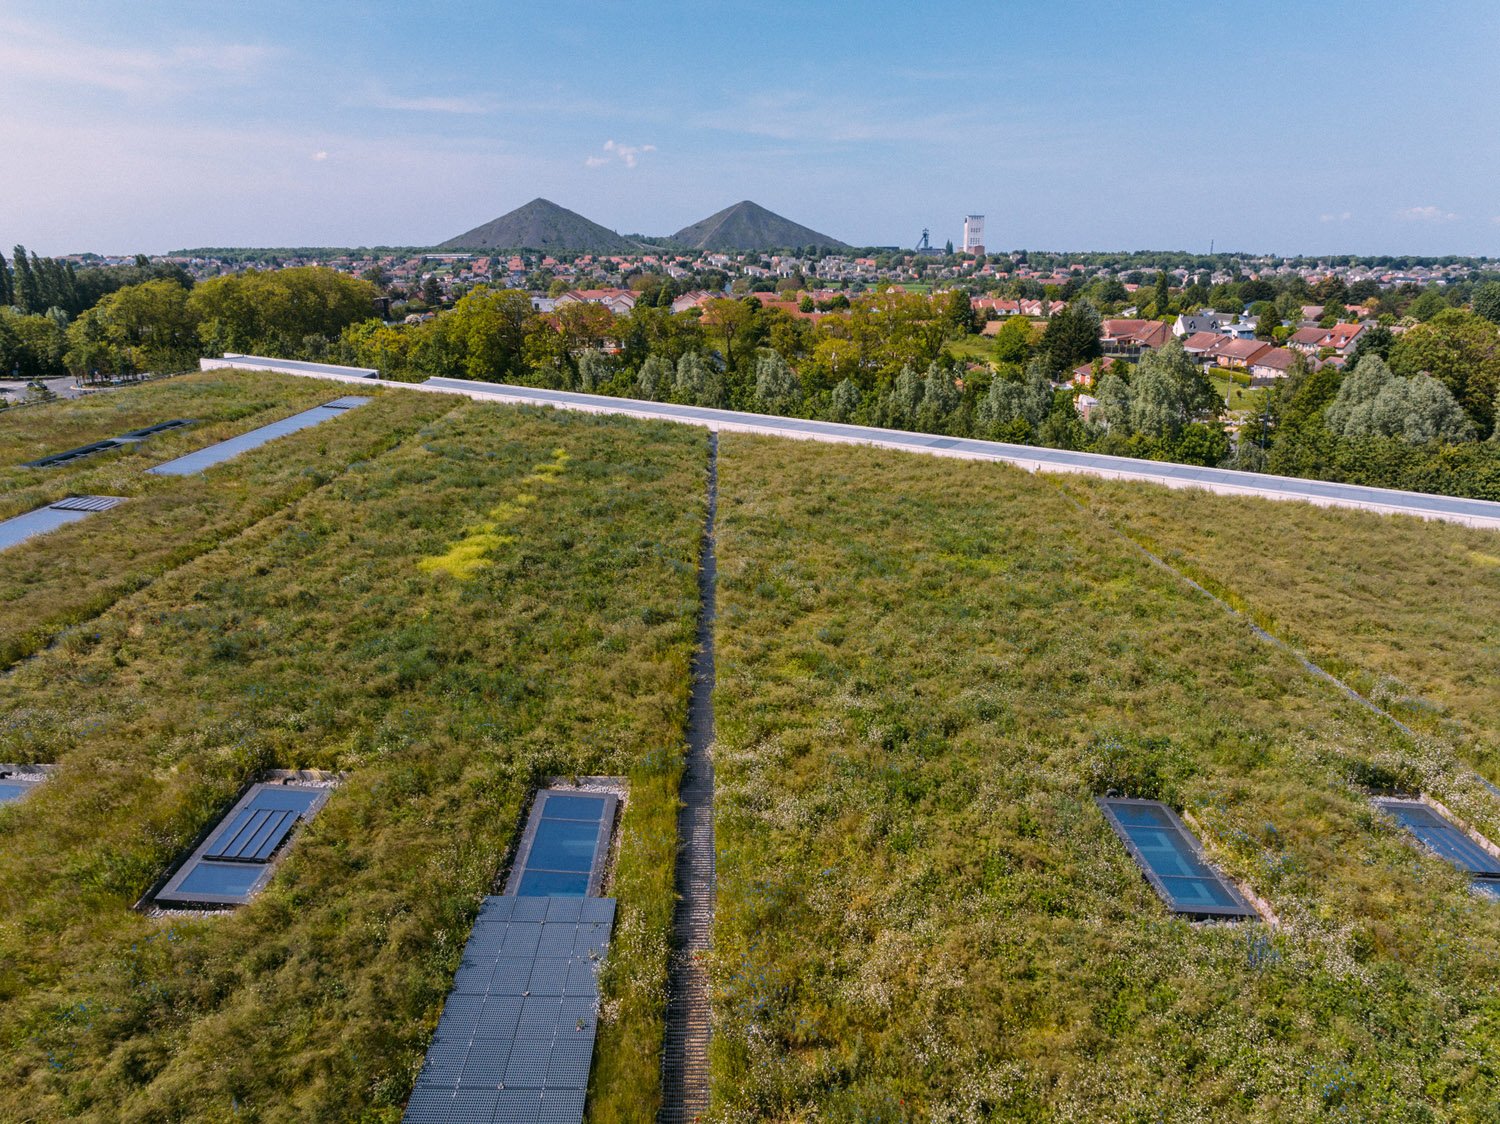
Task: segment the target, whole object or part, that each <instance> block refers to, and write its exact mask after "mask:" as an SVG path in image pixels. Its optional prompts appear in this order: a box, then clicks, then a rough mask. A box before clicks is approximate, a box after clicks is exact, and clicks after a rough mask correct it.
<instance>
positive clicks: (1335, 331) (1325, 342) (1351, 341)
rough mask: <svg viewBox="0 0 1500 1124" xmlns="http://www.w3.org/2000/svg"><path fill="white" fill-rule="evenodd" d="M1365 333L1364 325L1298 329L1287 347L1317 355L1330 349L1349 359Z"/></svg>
mask: <svg viewBox="0 0 1500 1124" xmlns="http://www.w3.org/2000/svg"><path fill="white" fill-rule="evenodd" d="M1364 332H1365V326H1364V325H1363V324H1335V325H1334V326H1333V327H1331V328H1298V329H1297V330H1296V331H1295V332H1293V333H1292V335H1291V338H1290V339H1288V340H1287V341H1286V342H1287V346H1288V347H1293V348H1296V349H1297V350H1298V351H1304V352H1306V353H1307V354H1309V355H1316V354H1317V353H1318V352H1320V351H1322V350H1323V349H1324V348H1329V349H1331V350H1332V351H1333V353H1334V354H1335V355H1337V356H1338V357H1339V358H1340V359H1347V358H1348V357H1349V353H1350V352H1351V351H1353V350H1354V345H1355V343H1357V342H1358V340H1359V337H1360V336H1362V335H1363V334H1364Z"/></svg>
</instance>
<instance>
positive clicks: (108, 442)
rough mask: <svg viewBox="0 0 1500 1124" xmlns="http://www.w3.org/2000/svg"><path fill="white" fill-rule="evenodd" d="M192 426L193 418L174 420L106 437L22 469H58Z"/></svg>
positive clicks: (42, 459) (54, 454)
mask: <svg viewBox="0 0 1500 1124" xmlns="http://www.w3.org/2000/svg"><path fill="white" fill-rule="evenodd" d="M192 424H193V419H192V418H173V419H172V420H171V421H164V422H158V423H157V424H156V425H148V426H146V427H145V428H144V429H132V430H130V432H128V433H122V434H120V435H119V436H118V437H106V438H105V439H104V440H103V441H93V442H90V443H89V444H87V445H80V446H78V448H76V449H68V450H66V451H65V452H61V453H53V454H52V455H51V456H46V457H39V458H38V459H37V460H34V461H27V462H26V463H25V464H23V465H22V466H21V467H22V468H56V467H57V466H58V465H63V464H67V463H68V462H70V461H76V460H77V459H78V458H79V457H86V456H89V455H90V454H92V453H102V452H103V451H104V450H106V449H118V448H119V447H120V446H121V445H134V444H136V443H137V442H140V441H144V440H146V438H148V437H151V436H153V435H155V434H157V433H162V432H165V431H166V430H169V429H181V428H182V427H183V426H185V425H192Z"/></svg>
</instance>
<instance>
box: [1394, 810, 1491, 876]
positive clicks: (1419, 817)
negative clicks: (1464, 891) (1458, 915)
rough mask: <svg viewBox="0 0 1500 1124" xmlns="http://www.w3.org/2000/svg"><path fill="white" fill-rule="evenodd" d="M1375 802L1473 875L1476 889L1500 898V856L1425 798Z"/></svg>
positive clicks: (1449, 860) (1459, 867)
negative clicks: (1484, 846)
mask: <svg viewBox="0 0 1500 1124" xmlns="http://www.w3.org/2000/svg"><path fill="white" fill-rule="evenodd" d="M1375 804H1376V806H1377V807H1379V808H1381V809H1383V810H1384V811H1386V812H1388V813H1389V814H1390V815H1391V816H1392V817H1394V818H1395V820H1396V822H1397V823H1399V824H1400V825H1401V826H1402V827H1404V828H1406V830H1407V831H1409V832H1411V833H1412V834H1413V835H1415V836H1416V837H1417V838H1418V839H1419V840H1421V841H1422V842H1423V843H1424V844H1426V846H1427V848H1428V849H1429V850H1431V851H1432V852H1433V854H1435V855H1437V856H1438V858H1440V859H1444V860H1446V861H1447V862H1449V863H1451V864H1452V865H1453V866H1456V867H1457V868H1458V869H1459V870H1466V871H1468V872H1469V873H1470V874H1472V875H1473V876H1474V887H1475V888H1476V889H1478V890H1480V891H1482V892H1483V893H1486V894H1488V895H1490V896H1491V897H1500V858H1496V857H1495V856H1494V855H1492V854H1490V852H1489V851H1487V850H1485V849H1484V848H1483V847H1481V846H1480V845H1479V844H1478V843H1477V842H1475V841H1474V840H1473V839H1472V838H1471V837H1470V836H1469V835H1468V833H1467V832H1465V831H1463V830H1462V829H1461V828H1460V827H1459V826H1458V825H1457V824H1454V823H1452V822H1450V821H1449V820H1448V819H1446V818H1445V817H1444V816H1443V815H1442V813H1441V812H1439V811H1438V810H1437V809H1436V808H1434V807H1432V806H1431V805H1430V804H1426V803H1424V802H1422V801H1421V800H1397V799H1392V798H1389V797H1387V798H1382V799H1378V800H1376V801H1375Z"/></svg>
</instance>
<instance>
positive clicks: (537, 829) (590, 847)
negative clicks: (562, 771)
mask: <svg viewBox="0 0 1500 1124" xmlns="http://www.w3.org/2000/svg"><path fill="white" fill-rule="evenodd" d="M616 802H617V798H616V797H615V796H614V795H613V794H611V793H605V792H572V791H567V792H562V791H558V790H556V789H544V790H543V791H542V792H540V793H538V794H537V798H536V803H535V804H534V805H533V806H532V810H531V819H530V821H529V822H528V824H527V826H526V832H525V834H524V835H523V836H522V837H521V846H520V848H519V850H518V851H517V853H516V862H515V866H514V868H513V869H512V870H511V875H510V882H509V884H508V886H507V892H508V893H512V894H518V895H520V896H521V897H553V896H562V897H583V896H585V895H591V894H597V893H598V892H599V887H600V884H601V883H602V881H603V878H604V861H605V858H606V857H607V856H608V854H609V836H610V831H611V829H612V828H613V826H614V820H615V804H616Z"/></svg>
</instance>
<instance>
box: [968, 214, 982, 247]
mask: <svg viewBox="0 0 1500 1124" xmlns="http://www.w3.org/2000/svg"><path fill="white" fill-rule="evenodd" d="M964 253H966V254H982V253H984V216H983V215H965V216H964Z"/></svg>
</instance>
